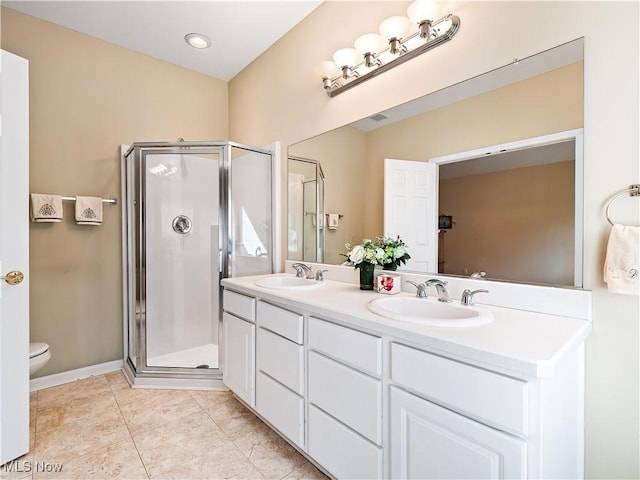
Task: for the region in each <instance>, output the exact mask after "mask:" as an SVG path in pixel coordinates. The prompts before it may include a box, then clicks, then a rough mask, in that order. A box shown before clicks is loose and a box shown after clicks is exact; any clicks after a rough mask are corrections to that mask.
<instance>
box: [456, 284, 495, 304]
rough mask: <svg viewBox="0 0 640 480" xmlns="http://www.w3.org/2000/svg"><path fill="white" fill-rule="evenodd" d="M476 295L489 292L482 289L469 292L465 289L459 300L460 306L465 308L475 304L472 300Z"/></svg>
mask: <svg viewBox="0 0 640 480" xmlns="http://www.w3.org/2000/svg"><path fill="white" fill-rule="evenodd" d="M476 293H489V290H486V289H484V288H480V289H478V290H473V291H471V290H469V289H468V288H467V289H465V291H464V292H462V298H460V303H461V304H462V305H467V306H469V305H473V304H475V301H474V299H473V296H474V295H475V294H476Z"/></svg>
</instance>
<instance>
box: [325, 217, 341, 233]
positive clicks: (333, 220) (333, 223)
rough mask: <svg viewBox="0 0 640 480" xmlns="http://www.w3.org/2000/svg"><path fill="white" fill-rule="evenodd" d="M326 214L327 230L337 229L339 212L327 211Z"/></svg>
mask: <svg viewBox="0 0 640 480" xmlns="http://www.w3.org/2000/svg"><path fill="white" fill-rule="evenodd" d="M327 216H328V217H329V220H328V222H327V227H328V228H329V230H337V229H338V222H339V221H340V214H339V213H327Z"/></svg>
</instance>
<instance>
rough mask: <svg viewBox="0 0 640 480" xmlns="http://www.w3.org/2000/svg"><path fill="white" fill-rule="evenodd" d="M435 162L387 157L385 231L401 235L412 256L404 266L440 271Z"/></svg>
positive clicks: (416, 269) (393, 235)
mask: <svg viewBox="0 0 640 480" xmlns="http://www.w3.org/2000/svg"><path fill="white" fill-rule="evenodd" d="M437 195H438V185H437V178H436V166H435V165H434V164H431V163H428V162H413V161H408V160H392V159H389V158H385V160H384V234H385V235H388V236H391V237H395V236H397V235H400V238H402V240H404V242H405V243H406V244H407V246H408V249H409V254H410V255H411V259H410V260H409V261H408V262H407V264H406V265H405V266H404V267H403V269H406V270H415V271H420V272H437V271H438V238H437V228H436V225H437V217H438V215H437V212H436V208H437V205H438V199H437Z"/></svg>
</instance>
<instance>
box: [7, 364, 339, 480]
mask: <svg viewBox="0 0 640 480" xmlns="http://www.w3.org/2000/svg"><path fill="white" fill-rule="evenodd" d="M9 465H10V464H7V465H4V466H2V467H0V478H2V479H5V478H6V479H25V478H32V479H39V478H74V479H90V478H93V479H106V478H120V479H148V478H151V479H164V478H167V479H168V478H175V479H218V478H238V479H253V478H256V479H288V480H289V479H302V478H305V479H326V477H325V476H324V475H323V474H322V473H321V472H320V471H319V470H318V469H316V468H315V467H314V466H313V465H312V464H311V463H309V462H308V461H307V460H306V459H305V458H304V457H303V456H302V455H300V454H299V453H298V452H297V451H296V450H295V449H294V448H292V447H291V446H290V445H289V444H287V443H286V442H285V441H284V440H282V439H281V438H280V437H279V436H278V435H276V434H275V433H274V432H273V431H272V430H271V429H270V428H269V427H267V426H266V425H265V424H264V423H263V422H262V421H261V420H259V419H258V418H257V417H256V416H254V415H253V414H252V413H251V412H249V411H248V410H247V409H246V408H245V407H244V406H243V405H242V404H240V403H239V402H238V401H237V400H236V399H235V398H233V396H232V395H231V393H230V392H204V391H186V390H146V389H132V388H130V387H129V384H128V383H127V381H126V380H125V378H124V376H123V375H122V373H121V372H115V373H110V374H108V375H100V376H96V377H91V378H88V379H85V380H79V381H77V382H73V383H69V384H65V385H60V386H58V387H53V388H48V389H44V390H40V391H38V392H33V393H32V394H31V451H30V452H29V453H28V454H27V455H25V456H24V457H22V458H20V459H19V460H17V461H16V462H15V465H13V471H7V470H8V468H7V467H8V466H9ZM58 465H59V466H61V467H62V471H58V472H56V471H54V470H55V469H56V467H57V466H58ZM29 467H30V468H29ZM16 470H20V471H16Z"/></svg>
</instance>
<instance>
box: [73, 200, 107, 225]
mask: <svg viewBox="0 0 640 480" xmlns="http://www.w3.org/2000/svg"><path fill="white" fill-rule="evenodd" d="M76 223H77V224H78V225H102V198H100V197H76Z"/></svg>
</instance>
